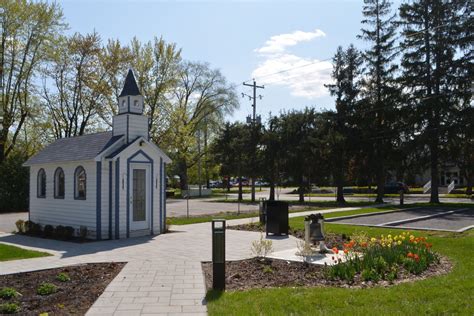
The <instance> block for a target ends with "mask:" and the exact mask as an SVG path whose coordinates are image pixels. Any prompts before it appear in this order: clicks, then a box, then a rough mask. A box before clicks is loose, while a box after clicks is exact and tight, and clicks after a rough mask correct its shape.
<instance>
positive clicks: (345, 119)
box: [326, 44, 362, 203]
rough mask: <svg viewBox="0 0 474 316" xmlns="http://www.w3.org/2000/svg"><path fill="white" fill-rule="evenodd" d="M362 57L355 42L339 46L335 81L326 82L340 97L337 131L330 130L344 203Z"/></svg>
mask: <svg viewBox="0 0 474 316" xmlns="http://www.w3.org/2000/svg"><path fill="white" fill-rule="evenodd" d="M361 64H362V59H361V56H360V53H359V52H358V50H357V49H356V48H355V47H354V45H352V44H351V45H350V46H349V47H348V48H347V50H345V51H344V50H343V49H342V47H340V46H339V47H338V49H337V52H336V54H335V56H334V58H333V72H332V78H333V79H334V84H330V85H326V87H327V88H328V89H329V92H330V94H331V95H332V96H335V97H336V114H335V118H334V121H335V122H334V124H333V127H334V128H333V132H332V133H330V135H331V136H332V137H330V139H331V141H330V143H331V148H332V150H331V154H332V155H331V156H332V159H331V160H330V161H331V162H332V163H333V167H332V170H333V171H332V174H333V178H334V182H335V185H336V187H337V198H336V200H337V202H339V203H344V202H345V200H344V194H343V189H344V182H345V177H346V176H345V170H347V167H348V159H349V152H348V147H349V141H348V140H349V138H350V137H351V129H350V125H351V122H349V116H350V114H351V113H352V112H353V111H354V109H355V105H356V102H357V97H358V95H359V92H360V89H359V84H358V77H359V76H360V74H361Z"/></svg>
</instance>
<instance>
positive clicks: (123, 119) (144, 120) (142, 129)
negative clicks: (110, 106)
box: [113, 114, 148, 142]
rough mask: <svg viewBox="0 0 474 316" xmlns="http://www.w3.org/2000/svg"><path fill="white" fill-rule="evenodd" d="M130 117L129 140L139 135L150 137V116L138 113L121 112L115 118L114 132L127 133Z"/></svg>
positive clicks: (118, 133)
mask: <svg viewBox="0 0 474 316" xmlns="http://www.w3.org/2000/svg"><path fill="white" fill-rule="evenodd" d="M127 119H128V140H129V142H131V141H133V140H135V139H136V138H137V137H139V136H143V137H144V138H145V139H148V117H146V116H144V115H136V114H121V115H117V116H114V118H113V134H114V136H117V135H127Z"/></svg>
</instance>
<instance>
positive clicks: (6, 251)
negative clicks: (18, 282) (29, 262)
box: [0, 243, 51, 261]
mask: <svg viewBox="0 0 474 316" xmlns="http://www.w3.org/2000/svg"><path fill="white" fill-rule="evenodd" d="M46 256H51V254H49V253H46V252H39V251H34V250H28V249H23V248H19V247H15V246H10V245H6V244H2V243H0V261H9V260H18V259H29V258H38V257H46Z"/></svg>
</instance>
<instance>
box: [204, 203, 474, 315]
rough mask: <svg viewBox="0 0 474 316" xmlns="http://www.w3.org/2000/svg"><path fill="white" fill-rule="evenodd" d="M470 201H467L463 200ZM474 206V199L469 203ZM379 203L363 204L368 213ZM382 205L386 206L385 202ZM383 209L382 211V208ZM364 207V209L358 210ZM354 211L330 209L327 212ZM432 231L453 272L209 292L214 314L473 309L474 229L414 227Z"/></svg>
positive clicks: (348, 230) (343, 229)
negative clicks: (365, 285)
mask: <svg viewBox="0 0 474 316" xmlns="http://www.w3.org/2000/svg"><path fill="white" fill-rule="evenodd" d="M463 206H467V205H463ZM470 206H471V207H474V205H472V204H471V205H470ZM376 210H377V209H364V210H362V211H364V213H367V212H370V211H376ZM383 210H387V208H384V209H383ZM379 211H381V210H380V209H379ZM356 212H359V211H356ZM351 214H354V211H348V212H339V213H332V214H331V213H329V214H326V215H325V217H328V218H329V217H333V216H344V215H351ZM303 220H304V218H303V217H296V218H292V219H290V226H291V227H292V228H301V229H302V228H303V226H304V224H303ZM325 228H326V230H327V231H328V232H334V233H339V234H342V233H344V234H348V235H351V234H352V233H354V232H356V231H365V232H367V233H368V234H369V235H371V236H377V235H380V234H388V233H390V232H392V233H393V232H400V230H395V229H388V228H387V229H385V228H368V227H360V226H349V225H340V224H338V225H336V224H330V223H327V224H326V225H325ZM415 235H417V236H420V235H423V236H428V238H429V240H430V242H432V243H433V249H434V250H435V251H437V252H439V253H441V254H442V255H445V256H447V257H448V258H450V259H451V261H452V262H453V264H454V269H453V271H452V272H451V273H449V274H447V275H444V276H440V277H433V278H430V279H427V280H422V281H416V282H409V283H404V284H400V285H396V286H392V287H389V288H382V287H375V288H370V289H343V288H323V287H317V288H303V287H302V288H277V289H261V290H250V291H239V292H225V293H215V292H210V293H209V294H208V309H209V315H363V314H366V315H416V314H419V315H422V314H423V315H426V314H432V315H473V314H474V303H473V302H474V259H473V256H472V254H473V253H474V230H470V231H467V232H464V233H447V232H432V231H429V232H419V231H417V232H415Z"/></svg>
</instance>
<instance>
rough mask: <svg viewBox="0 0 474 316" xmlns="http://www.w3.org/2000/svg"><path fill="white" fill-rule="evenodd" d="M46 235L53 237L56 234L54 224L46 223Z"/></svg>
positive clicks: (44, 230) (44, 232)
mask: <svg viewBox="0 0 474 316" xmlns="http://www.w3.org/2000/svg"><path fill="white" fill-rule="evenodd" d="M43 234H44V237H47V238H51V237H53V236H54V227H53V226H52V225H45V226H44V229H43Z"/></svg>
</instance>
